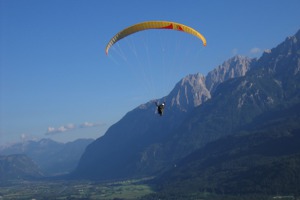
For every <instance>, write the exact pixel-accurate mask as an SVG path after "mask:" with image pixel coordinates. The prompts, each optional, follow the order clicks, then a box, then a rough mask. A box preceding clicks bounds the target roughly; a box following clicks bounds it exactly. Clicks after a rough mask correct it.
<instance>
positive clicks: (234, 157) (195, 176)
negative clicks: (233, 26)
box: [71, 31, 300, 194]
mask: <svg viewBox="0 0 300 200" xmlns="http://www.w3.org/2000/svg"><path fill="white" fill-rule="evenodd" d="M158 101H159V102H162V101H165V102H166V105H167V106H166V110H165V114H164V116H162V117H159V116H156V115H155V114H154V112H155V109H156V107H155V105H154V102H155V100H152V101H149V102H148V103H145V104H142V105H140V106H138V107H137V108H135V109H134V110H132V111H130V112H128V113H127V114H126V115H125V116H124V117H123V118H122V119H121V120H120V121H119V122H117V123H116V124H114V125H113V126H111V127H110V128H109V129H108V131H107V132H106V134H105V135H104V136H102V137H100V138H98V139H97V140H95V141H94V142H93V143H91V144H90V145H89V146H88V147H87V148H86V150H85V152H84V154H83V155H82V157H81V159H80V162H79V164H78V167H77V168H76V170H75V171H74V172H73V173H72V174H71V175H72V177H73V178H80V179H81V178H88V179H97V180H112V179H124V178H134V177H145V176H155V177H156V178H155V181H154V182H155V185H156V186H157V188H158V190H160V191H162V192H166V191H174V190H177V191H181V192H182V193H184V191H185V192H189V193H193V192H195V191H211V192H218V193H224V192H225V193H247V192H248V193H265V194H266V193H273V194H274V193H276V192H277V193H294V194H295V193H296V194H297V193H298V194H299V193H300V189H299V183H300V182H299V180H300V170H299V161H300V158H299V157H300V149H299V146H300V145H298V144H300V136H299V134H300V31H298V32H297V33H296V34H295V35H294V36H291V37H288V38H286V40H285V41H284V42H282V43H281V44H279V45H278V46H277V47H275V48H273V49H271V50H268V51H265V52H264V53H263V55H262V56H261V57H260V58H259V59H250V58H247V57H242V56H235V57H233V58H231V59H229V60H228V61H226V62H224V63H223V64H222V65H220V66H218V67H217V68H216V69H214V70H213V71H211V72H210V73H208V74H207V76H203V75H201V74H194V75H188V76H186V77H185V78H183V79H182V80H181V81H180V82H178V83H177V84H176V86H175V87H174V89H173V90H172V91H171V92H170V94H169V95H167V96H166V97H163V98H162V99H159V100H158Z"/></svg>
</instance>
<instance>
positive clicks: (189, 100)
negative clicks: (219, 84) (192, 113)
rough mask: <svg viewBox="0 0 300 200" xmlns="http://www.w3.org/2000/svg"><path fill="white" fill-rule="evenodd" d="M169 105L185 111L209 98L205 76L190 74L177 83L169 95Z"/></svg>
mask: <svg viewBox="0 0 300 200" xmlns="http://www.w3.org/2000/svg"><path fill="white" fill-rule="evenodd" d="M169 98H170V99H169V101H170V105H171V106H172V107H174V106H176V107H178V108H180V109H181V110H184V111H187V110H189V109H190V108H194V107H196V106H198V105H200V104H201V103H203V102H204V101H206V100H207V99H209V98H210V92H209V91H208V90H207V88H206V85H205V76H203V75H202V74H200V73H197V74H191V75H188V76H186V77H184V78H183V79H181V81H179V82H178V83H177V85H176V86H175V88H174V89H173V90H172V92H171V93H170V95H169Z"/></svg>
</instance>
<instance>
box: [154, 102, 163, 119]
mask: <svg viewBox="0 0 300 200" xmlns="http://www.w3.org/2000/svg"><path fill="white" fill-rule="evenodd" d="M155 105H156V106H157V112H158V114H159V115H160V116H162V115H163V113H164V109H165V102H163V103H162V104H158V103H157V102H155Z"/></svg>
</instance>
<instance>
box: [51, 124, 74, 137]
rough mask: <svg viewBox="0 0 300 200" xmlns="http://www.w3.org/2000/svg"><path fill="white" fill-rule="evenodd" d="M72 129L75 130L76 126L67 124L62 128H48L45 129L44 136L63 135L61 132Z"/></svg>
mask: <svg viewBox="0 0 300 200" xmlns="http://www.w3.org/2000/svg"><path fill="white" fill-rule="evenodd" d="M74 129H76V126H75V125H74V124H67V125H64V126H60V127H58V128H55V127H51V126H49V127H48V129H47V132H46V135H52V134H56V133H63V132H66V131H71V130H74Z"/></svg>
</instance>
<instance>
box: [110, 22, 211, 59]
mask: <svg viewBox="0 0 300 200" xmlns="http://www.w3.org/2000/svg"><path fill="white" fill-rule="evenodd" d="M147 29H170V30H177V31H183V32H186V33H189V34H192V35H194V36H196V37H198V38H199V39H201V40H202V42H203V45H204V46H206V39H205V37H204V36H203V35H202V34H201V33H199V32H198V31H196V30H195V29H193V28H191V27H188V26H186V25H183V24H179V23H176V22H168V21H148V22H142V23H138V24H135V25H132V26H129V27H127V28H125V29H124V30H122V31H120V32H119V33H117V34H116V35H115V36H114V37H113V38H112V39H111V40H110V41H109V42H108V44H107V46H106V48H105V53H106V54H108V50H109V48H110V47H111V46H112V45H113V44H115V43H116V42H117V41H119V40H121V39H122V38H124V37H126V36H128V35H131V34H133V33H136V32H138V31H143V30H147Z"/></svg>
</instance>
